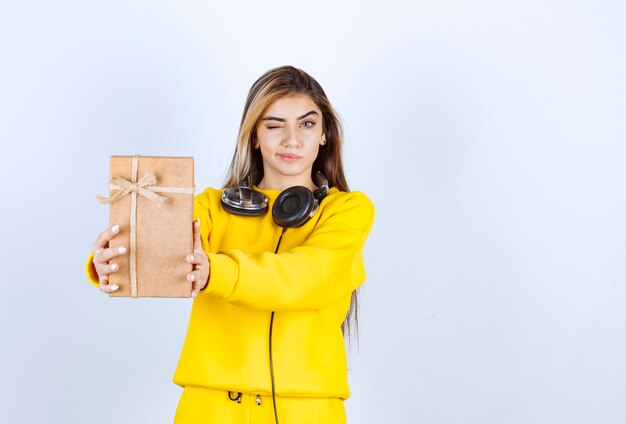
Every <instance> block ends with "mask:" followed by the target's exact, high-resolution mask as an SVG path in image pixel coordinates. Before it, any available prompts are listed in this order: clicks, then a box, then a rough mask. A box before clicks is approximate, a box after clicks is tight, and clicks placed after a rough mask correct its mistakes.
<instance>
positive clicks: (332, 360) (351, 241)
mask: <svg viewBox="0 0 626 424" xmlns="http://www.w3.org/2000/svg"><path fill="white" fill-rule="evenodd" d="M254 188H255V189H256V190H259V191H261V192H263V193H265V194H266V195H267V196H268V198H269V200H270V204H269V207H270V211H269V212H268V213H267V214H265V215H263V216H260V217H244V216H237V215H233V214H231V213H228V212H227V211H225V210H224V209H223V208H222V206H221V203H220V198H221V194H222V191H221V190H216V189H212V188H208V189H206V190H205V191H204V192H203V193H201V194H199V195H197V196H196V198H195V205H194V211H195V215H196V218H199V219H200V233H201V236H202V246H203V248H204V250H205V251H206V253H207V255H208V257H209V262H210V264H211V265H210V266H211V268H210V275H209V282H208V285H207V287H206V288H205V289H204V290H203V291H201V292H200V295H199V296H198V297H197V298H196V299H195V300H194V303H193V307H192V310H191V318H190V321H189V328H188V330H187V336H186V339H185V343H184V345H183V350H182V354H181V357H180V361H179V363H178V368H177V370H176V373H175V374H174V382H175V383H176V384H178V385H181V386H197V387H208V388H214V389H222V390H232V391H238V392H244V393H255V394H270V393H271V380H270V369H269V326H270V315H271V312H272V311H275V312H276V313H275V317H274V325H273V335H272V354H273V365H274V377H275V386H276V394H277V395H278V396H304V397H308V396H312V397H339V398H343V399H346V398H347V397H348V396H349V388H348V378H347V361H346V351H345V346H344V339H343V335H342V332H341V324H342V322H343V320H344V318H345V316H346V313H347V311H348V308H349V305H350V295H351V293H352V291H353V290H354V289H356V288H357V287H358V286H359V285H360V284H361V283H363V281H364V280H365V269H364V266H363V257H362V254H363V246H364V244H365V240H366V238H367V235H368V233H369V231H370V229H371V227H372V223H373V219H374V206H373V205H372V203H371V202H370V201H369V199H368V198H367V197H366V196H365V195H364V194H362V193H360V192H350V193H346V192H341V191H339V190H338V189H336V188H331V189H330V192H329V194H328V196H327V197H326V198H325V199H324V200H323V201H322V203H321V205H320V208H319V210H318V211H317V213H316V214H315V216H314V217H313V218H311V219H310V220H309V221H308V222H307V223H306V224H304V225H303V226H302V227H299V228H290V229H287V230H286V232H285V233H284V236H283V238H282V241H281V244H280V248H279V251H278V253H277V254H275V253H274V251H275V249H276V245H277V243H278V240H279V237H280V234H281V231H282V229H281V228H280V227H278V226H277V225H276V224H275V223H274V221H273V220H272V214H271V207H272V205H273V202H274V200H275V199H276V197H277V196H278V194H280V191H279V190H260V189H258V188H257V187H254ZM94 277H95V276H94V275H93V274H92V273H91V275H90V279H91V280H92V282H94V283H96V284H97V278H94Z"/></svg>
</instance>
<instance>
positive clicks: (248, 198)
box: [222, 171, 328, 228]
mask: <svg viewBox="0 0 626 424" xmlns="http://www.w3.org/2000/svg"><path fill="white" fill-rule="evenodd" d="M313 177H314V178H315V183H316V185H317V187H318V188H317V189H316V190H314V191H313V192H311V190H309V189H308V188H306V187H303V186H294V187H289V188H288V189H286V190H283V191H282V192H281V193H280V194H279V195H278V197H277V198H276V201H275V202H274V206H273V207H272V218H273V219H274V222H275V223H276V225H278V226H279V227H283V228H293V227H300V226H301V225H304V223H305V222H307V221H308V220H309V218H311V217H313V215H315V212H317V209H318V208H319V204H320V202H321V201H322V199H323V198H324V197H326V196H327V195H328V180H327V179H326V177H325V176H324V174H322V173H321V172H319V171H318V172H316V173H315V174H314V175H313ZM249 182H250V178H246V179H244V180H243V181H241V182H240V183H239V186H238V187H231V188H227V189H225V190H224V192H223V193H222V207H223V208H224V210H226V211H228V212H230V213H232V214H235V215H243V216H260V215H263V214H264V213H265V212H267V209H268V199H267V196H266V195H264V194H263V193H261V192H259V191H256V190H253V189H251V188H250V184H249Z"/></svg>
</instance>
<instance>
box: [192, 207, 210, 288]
mask: <svg viewBox="0 0 626 424" xmlns="http://www.w3.org/2000/svg"><path fill="white" fill-rule="evenodd" d="M187 262H189V263H190V264H193V271H191V272H190V273H189V274H187V281H191V282H192V284H191V297H196V296H198V293H200V290H202V289H204V288H205V287H206V286H207V283H208V282H209V269H210V268H211V264H210V263H209V258H208V256H207V255H206V252H205V251H204V249H203V248H202V242H201V241H200V220H199V219H196V220H195V221H194V222H193V252H191V253H190V254H188V255H187Z"/></svg>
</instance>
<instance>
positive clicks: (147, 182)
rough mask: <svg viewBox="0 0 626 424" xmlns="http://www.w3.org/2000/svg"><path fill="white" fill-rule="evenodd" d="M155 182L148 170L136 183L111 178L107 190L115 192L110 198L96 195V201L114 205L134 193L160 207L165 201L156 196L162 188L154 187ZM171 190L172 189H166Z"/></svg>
mask: <svg viewBox="0 0 626 424" xmlns="http://www.w3.org/2000/svg"><path fill="white" fill-rule="evenodd" d="M156 182H157V179H156V177H155V176H154V174H153V173H152V171H150V170H148V171H146V173H145V174H144V176H143V177H141V179H140V180H139V181H137V182H136V183H134V182H132V181H128V180H127V179H124V178H122V177H117V176H114V177H111V181H110V183H109V188H110V189H111V190H117V191H116V192H114V193H113V194H112V195H111V197H105V196H101V195H99V194H98V196H97V199H98V202H100V203H101V204H103V205H109V204H111V203H115V202H117V201H118V200H120V199H121V198H122V197H124V196H126V195H127V194H129V193H131V192H132V193H136V194H139V195H142V196H143V197H145V198H147V199H149V200H151V201H152V202H153V203H154V204H156V205H157V206H159V207H160V206H161V205H162V204H163V203H165V200H167V199H166V198H165V197H163V196H159V195H158V194H156V193H155V192H156V191H161V189H162V188H163V187H156V186H155V184H156ZM168 188H173V187H168Z"/></svg>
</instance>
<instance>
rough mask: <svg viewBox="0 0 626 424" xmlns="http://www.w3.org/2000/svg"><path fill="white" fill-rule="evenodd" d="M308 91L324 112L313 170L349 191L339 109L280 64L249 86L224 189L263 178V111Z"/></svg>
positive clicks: (353, 305)
mask: <svg viewBox="0 0 626 424" xmlns="http://www.w3.org/2000/svg"><path fill="white" fill-rule="evenodd" d="M294 94H305V95H307V96H309V97H310V98H311V100H312V101H313V102H314V103H315V104H316V105H317V107H318V108H319V109H320V111H321V112H322V125H323V127H322V129H323V133H324V134H325V136H326V137H325V138H326V144H325V145H324V146H321V147H320V150H319V153H318V155H317V159H315V161H314V162H313V170H312V172H313V173H315V172H316V171H321V172H322V173H323V174H324V175H325V176H326V178H327V179H328V185H329V186H330V187H337V188H338V189H339V190H341V191H350V190H349V188H348V183H347V181H346V177H345V175H344V172H343V161H342V145H343V129H342V126H341V122H340V120H339V117H338V115H337V112H336V111H335V110H334V109H333V107H332V105H331V104H330V101H329V100H328V97H326V93H325V92H324V89H323V88H322V86H321V85H320V84H319V83H318V82H317V81H316V80H315V79H314V78H313V77H311V76H310V75H309V74H307V73H306V72H304V71H303V70H301V69H298V68H294V67H293V66H279V67H277V68H274V69H270V70H269V71H267V72H266V73H265V74H263V75H262V76H261V77H260V78H259V79H258V80H256V82H255V83H254V84H252V87H251V88H250V92H249V93H248V98H247V99H246V104H245V106H244V109H243V114H242V116H241V123H240V125H239V135H238V136H237V146H236V148H235V152H234V154H233V158H232V160H231V163H230V167H229V169H228V174H227V176H226V181H225V182H224V186H223V188H227V187H236V186H238V185H239V184H240V183H241V182H242V181H243V180H244V179H246V178H248V182H249V184H250V185H252V184H258V183H259V182H260V181H261V180H262V179H263V158H262V156H261V152H260V151H259V149H255V148H254V140H255V138H256V130H257V126H258V123H259V121H260V119H261V117H262V114H263V112H264V111H265V109H267V107H268V106H269V105H270V104H272V102H274V101H275V100H277V99H279V98H281V97H284V96H289V95H294ZM357 312H358V298H357V291H356V290H355V291H353V292H352V297H351V299H350V309H349V311H348V314H347V316H346V319H345V320H344V322H343V324H342V326H341V329H342V330H343V332H344V334H346V335H347V337H348V338H350V333H351V329H352V327H354V328H355V329H356V330H357V333H358V316H357V315H358V313H357Z"/></svg>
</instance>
